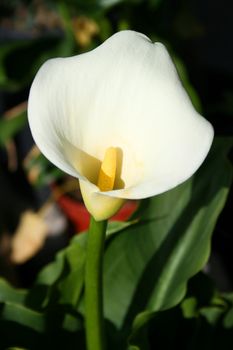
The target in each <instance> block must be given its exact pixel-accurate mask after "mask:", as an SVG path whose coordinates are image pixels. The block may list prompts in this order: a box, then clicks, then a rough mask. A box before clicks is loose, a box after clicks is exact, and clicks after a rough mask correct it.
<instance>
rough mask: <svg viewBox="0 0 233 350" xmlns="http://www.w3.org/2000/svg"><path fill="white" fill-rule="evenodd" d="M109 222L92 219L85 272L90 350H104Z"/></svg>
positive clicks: (86, 318) (87, 330)
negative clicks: (105, 243)
mask: <svg viewBox="0 0 233 350" xmlns="http://www.w3.org/2000/svg"><path fill="white" fill-rule="evenodd" d="M106 228H107V220H105V221H99V222H97V221H96V220H95V219H94V218H93V217H92V218H91V222H90V227H89V233H88V242H87V256H86V270H85V323H86V343H87V349H88V350H104V349H105V335H104V313H103V273H102V271H103V255H104V241H105V235H106Z"/></svg>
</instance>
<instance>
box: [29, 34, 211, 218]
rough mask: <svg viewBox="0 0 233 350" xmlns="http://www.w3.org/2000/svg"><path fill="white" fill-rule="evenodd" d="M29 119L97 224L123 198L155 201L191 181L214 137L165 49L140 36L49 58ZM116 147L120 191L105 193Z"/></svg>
mask: <svg viewBox="0 0 233 350" xmlns="http://www.w3.org/2000/svg"><path fill="white" fill-rule="evenodd" d="M28 117H29V124H30V127H31V131H32V135H33V137H34V139H35V142H36V143H37V145H38V147H39V148H40V150H41V151H42V153H44V155H45V156H46V157H47V158H48V159H49V160H50V161H51V162H52V163H54V164H55V165H56V166H57V167H59V168H60V169H62V170H63V171H65V172H67V173H68V174H70V175H72V176H74V177H77V178H78V179H79V180H80V185H81V190H82V194H83V197H84V201H85V204H86V206H87V208H88V210H89V211H90V213H91V214H92V215H93V216H94V217H95V218H96V220H102V219H105V218H107V217H109V215H113V214H114V213H115V212H116V211H117V210H118V209H119V207H120V206H121V205H122V203H123V201H124V199H140V198H146V197H150V196H153V195H156V194H159V193H162V192H165V191H167V190H169V189H171V188H173V187H175V186H177V185H178V184H180V183H182V182H183V181H185V180H186V179H188V178H189V177H190V176H191V175H192V174H193V173H194V172H195V171H196V170H197V169H198V167H199V166H200V165H201V163H202V162H203V160H204V159H205V157H206V155H207V153H208V151H209V148H210V146H211V143H212V140H213V134H214V132H213V128H212V126H211V124H210V123H209V122H208V121H207V120H205V119H204V118H203V117H202V116H200V115H199V114H198V113H197V112H196V111H195V109H194V107H193V105H192V103H191V101H190V99H189V97H188V95H187V93H186V92H185V90H184V88H183V86H182V84H181V82H180V79H179V77H178V75H177V72H176V69H175V66H174V64H173V62H172V60H171V58H170V56H169V54H168V52H167V50H166V48H165V47H164V45H163V44H161V43H157V42H156V43H152V42H151V41H150V40H149V39H148V38H147V37H146V36H145V35H143V34H140V33H137V32H134V31H121V32H118V33H116V34H115V35H113V36H112V37H111V38H109V39H108V40H106V41H105V42H104V43H103V44H102V45H100V46H99V47H97V48H96V49H94V50H92V51H90V52H88V53H85V54H82V55H78V56H74V57H69V58H56V59H52V60H49V61H47V62H46V63H45V64H44V65H43V66H42V67H41V68H40V70H39V72H38V73H37V75H36V77H35V80H34V82H33V84H32V87H31V90H30V96H29V105H28ZM109 147H117V148H118V150H119V164H118V172H119V173H118V175H117V181H116V186H115V189H114V190H112V191H108V192H101V191H100V190H99V188H98V187H97V186H96V184H97V178H98V172H99V168H100V164H101V161H102V160H103V157H104V154H105V151H106V149H107V148H109ZM110 202H112V203H113V204H112V209H111V208H110V207H111V205H110ZM110 212H111V214H110Z"/></svg>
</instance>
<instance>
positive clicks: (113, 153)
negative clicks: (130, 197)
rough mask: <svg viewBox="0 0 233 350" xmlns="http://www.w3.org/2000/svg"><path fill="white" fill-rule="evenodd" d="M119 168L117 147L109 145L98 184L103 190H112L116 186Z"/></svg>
mask: <svg viewBox="0 0 233 350" xmlns="http://www.w3.org/2000/svg"><path fill="white" fill-rule="evenodd" d="M116 168H117V149H116V148H114V147H109V148H107V149H106V151H105V155H104V160H103V162H102V164H101V167H100V171H99V177H98V182H97V186H98V187H99V189H100V190H101V191H111V190H113V188H114V183H115V177H116V170H117V169H116Z"/></svg>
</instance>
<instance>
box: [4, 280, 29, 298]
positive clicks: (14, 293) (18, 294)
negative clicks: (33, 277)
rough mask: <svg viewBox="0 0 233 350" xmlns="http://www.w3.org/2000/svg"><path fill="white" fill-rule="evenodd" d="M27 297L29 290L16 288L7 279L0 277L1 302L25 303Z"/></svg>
mask: <svg viewBox="0 0 233 350" xmlns="http://www.w3.org/2000/svg"><path fill="white" fill-rule="evenodd" d="M26 297H27V290H24V289H15V288H13V287H12V286H11V285H10V284H9V283H8V282H7V281H6V280H4V279H3V278H0V303H2V302H5V301H7V302H13V303H19V304H21V303H24V301H25V299H26Z"/></svg>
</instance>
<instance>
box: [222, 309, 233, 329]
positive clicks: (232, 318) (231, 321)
mask: <svg viewBox="0 0 233 350" xmlns="http://www.w3.org/2000/svg"><path fill="white" fill-rule="evenodd" d="M223 325H224V327H225V328H233V307H232V308H231V309H230V310H229V311H228V312H227V314H226V316H225V317H224V320H223Z"/></svg>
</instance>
